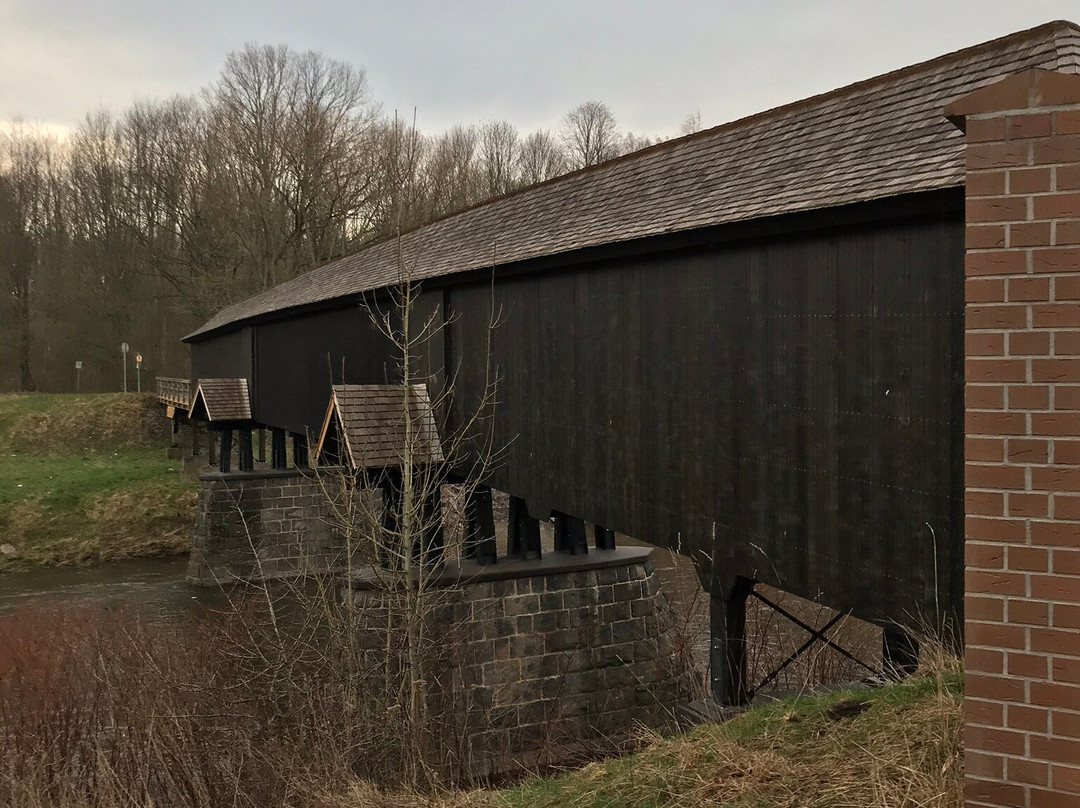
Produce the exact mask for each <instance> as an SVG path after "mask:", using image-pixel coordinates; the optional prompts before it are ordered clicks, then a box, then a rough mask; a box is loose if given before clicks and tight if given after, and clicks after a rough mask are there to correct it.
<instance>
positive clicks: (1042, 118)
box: [964, 112, 1052, 140]
mask: <svg viewBox="0 0 1080 808" xmlns="http://www.w3.org/2000/svg"><path fill="white" fill-rule="evenodd" d="M984 120H987V121H992V120H996V119H994V118H986V119H984ZM1051 120H1052V118H1051V113H1049V112H1039V113H1035V114H1031V115H1010V116H1009V117H1008V118H1007V119H1006V121H1007V122H1006V124H1005V134H1006V137H1008V138H1009V139H1010V140H1013V139H1018V138H1025V137H1046V136H1047V135H1049V134H1050V131H1051ZM964 134H965V135H967V131H966V130H965V131H964Z"/></svg>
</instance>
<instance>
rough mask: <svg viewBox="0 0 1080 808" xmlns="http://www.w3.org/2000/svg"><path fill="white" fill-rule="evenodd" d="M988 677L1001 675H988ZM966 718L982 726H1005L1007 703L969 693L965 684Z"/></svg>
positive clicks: (968, 721)
mask: <svg viewBox="0 0 1080 808" xmlns="http://www.w3.org/2000/svg"><path fill="white" fill-rule="evenodd" d="M984 678H987V679H994V678H1000V677H993V676H988V677H984ZM964 720H965V721H966V722H967V723H969V724H978V725H979V726H980V727H997V728H1003V727H1004V726H1005V705H1004V704H1002V703H1001V702H1000V701H997V700H995V699H993V698H990V699H984V698H979V697H977V696H971V695H968V693H967V689H966V686H965V692H964Z"/></svg>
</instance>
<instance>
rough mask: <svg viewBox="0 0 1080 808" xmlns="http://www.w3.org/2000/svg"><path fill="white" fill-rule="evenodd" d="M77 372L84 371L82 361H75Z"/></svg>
mask: <svg viewBox="0 0 1080 808" xmlns="http://www.w3.org/2000/svg"><path fill="white" fill-rule="evenodd" d="M75 370H82V361H81V360H78V359H76V360H75Z"/></svg>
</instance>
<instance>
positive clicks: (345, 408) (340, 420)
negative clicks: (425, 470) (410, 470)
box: [315, 384, 443, 469]
mask: <svg viewBox="0 0 1080 808" xmlns="http://www.w3.org/2000/svg"><path fill="white" fill-rule="evenodd" d="M332 391H333V392H332V394H331V396H330V405H329V406H328V407H327V409H326V417H325V418H323V424H322V429H321V430H320V432H319V444H318V447H317V448H316V450H315V455H316V457H319V458H322V456H323V450H324V449H326V448H328V446H329V443H330V442H331V441H332V440H333V439H335V437H336V436H340V438H341V439H342V441H343V442H344V444H345V445H344V447H343V448H344V454H345V455H346V457H343V458H341V459H342V460H346V459H347V460H348V463H349V465H350V466H352V467H353V468H357V469H379V468H390V467H393V466H400V465H402V461H403V459H404V458H405V457H406V456H407V455H408V453H407V451H406V448H407V447H406V440H405V431H406V429H405V427H406V419H405V407H404V396H403V394H404V392H405V391H404V388H403V387H402V386H401V385H386V384H336V385H334V386H333V388H332ZM409 413H410V419H411V422H412V429H413V435H414V438H413V444H412V454H411V457H412V464H413V465H418V464H427V463H441V462H442V460H443V453H442V445H441V443H440V442H439V430H438V427H437V426H436V424H435V416H434V414H433V413H432V410H431V398H430V397H429V395H428V390H427V385H424V384H414V385H412V386H411V393H410V395H409Z"/></svg>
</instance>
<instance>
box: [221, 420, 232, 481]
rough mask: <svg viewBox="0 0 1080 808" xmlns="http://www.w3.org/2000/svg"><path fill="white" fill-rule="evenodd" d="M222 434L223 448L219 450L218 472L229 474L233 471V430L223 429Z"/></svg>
mask: <svg viewBox="0 0 1080 808" xmlns="http://www.w3.org/2000/svg"><path fill="white" fill-rule="evenodd" d="M220 434H221V446H220V447H219V448H218V471H220V472H221V473H222V474H228V473H229V472H230V471H232V430H231V429H223V430H221V432H220Z"/></svg>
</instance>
